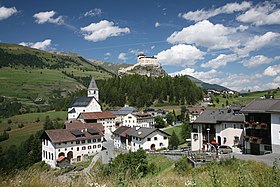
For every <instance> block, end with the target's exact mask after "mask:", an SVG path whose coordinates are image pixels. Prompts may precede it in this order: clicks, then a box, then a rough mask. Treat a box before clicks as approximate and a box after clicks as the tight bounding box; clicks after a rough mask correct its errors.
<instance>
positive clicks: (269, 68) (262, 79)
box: [0, 0, 280, 91]
mask: <svg viewBox="0 0 280 187" xmlns="http://www.w3.org/2000/svg"><path fill="white" fill-rule="evenodd" d="M0 42H3V43H14V44H20V45H24V46H29V47H32V48H37V49H41V50H47V51H49V50H57V51H64V52H73V53H77V54H80V55H81V56H83V57H85V58H87V59H95V60H101V61H105V62H115V63H129V64H135V63H136V57H137V54H139V53H140V52H142V53H145V54H146V55H147V56H156V57H157V58H158V60H159V63H160V64H161V65H162V67H163V69H164V70H165V71H166V72H167V73H168V74H169V75H171V76H175V75H185V74H187V75H191V76H193V77H195V78H198V79H200V80H202V81H205V82H207V83H212V84H220V85H223V86H225V87H228V88H230V89H233V90H236V91H248V90H250V91H257V90H267V89H272V88H278V87H280V0H272V1H229V0H219V1H216V0H185V1H182V0H173V1H167V0H158V1H153V0H141V1H135V0H119V1H114V0H111V1H109V0H102V1H97V0H83V1H77V0H76V1H74V0H67V1H57V0H48V1H46V0H42V1H38V0H28V1H20V0H0Z"/></svg>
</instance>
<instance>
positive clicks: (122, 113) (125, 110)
mask: <svg viewBox="0 0 280 187" xmlns="http://www.w3.org/2000/svg"><path fill="white" fill-rule="evenodd" d="M136 111H137V109H136V108H134V107H131V106H125V107H122V108H120V109H119V110H111V112H112V113H113V114H115V115H116V116H118V115H119V116H126V115H127V114H131V113H133V112H136Z"/></svg>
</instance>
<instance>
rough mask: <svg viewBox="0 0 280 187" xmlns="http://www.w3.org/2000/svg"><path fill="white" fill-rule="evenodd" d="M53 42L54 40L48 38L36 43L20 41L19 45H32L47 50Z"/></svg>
mask: <svg viewBox="0 0 280 187" xmlns="http://www.w3.org/2000/svg"><path fill="white" fill-rule="evenodd" d="M51 42H52V40H50V39H46V40H44V41H42V42H36V43H32V42H21V43H19V45H22V46H27V47H31V48H35V49H40V50H47V49H48V48H49V47H50V45H51Z"/></svg>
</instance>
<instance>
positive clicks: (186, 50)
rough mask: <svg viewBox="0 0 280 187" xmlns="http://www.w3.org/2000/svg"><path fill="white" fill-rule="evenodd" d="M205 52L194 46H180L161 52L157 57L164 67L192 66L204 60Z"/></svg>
mask: <svg viewBox="0 0 280 187" xmlns="http://www.w3.org/2000/svg"><path fill="white" fill-rule="evenodd" d="M203 55H204V52H202V51H200V50H199V49H198V48H196V47H195V46H192V45H185V44H179V45H175V46H172V47H171V48H170V49H167V50H164V51H161V52H160V53H158V54H157V55H156V56H157V58H158V59H159V63H160V64H162V65H177V66H184V67H187V66H192V65H194V64H195V63H196V60H199V59H203Z"/></svg>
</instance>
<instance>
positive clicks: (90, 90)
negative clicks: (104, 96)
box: [88, 77, 99, 101]
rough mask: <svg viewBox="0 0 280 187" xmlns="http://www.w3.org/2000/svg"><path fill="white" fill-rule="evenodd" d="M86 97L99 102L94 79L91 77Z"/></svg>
mask: <svg viewBox="0 0 280 187" xmlns="http://www.w3.org/2000/svg"><path fill="white" fill-rule="evenodd" d="M88 97H95V99H96V100H97V101H98V100H99V93H98V88H97V85H96V82H95V79H94V78H93V77H92V79H91V81H90V84H89V87H88Z"/></svg>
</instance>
